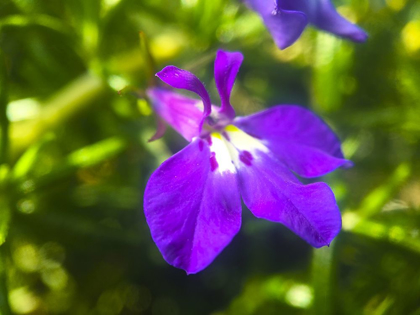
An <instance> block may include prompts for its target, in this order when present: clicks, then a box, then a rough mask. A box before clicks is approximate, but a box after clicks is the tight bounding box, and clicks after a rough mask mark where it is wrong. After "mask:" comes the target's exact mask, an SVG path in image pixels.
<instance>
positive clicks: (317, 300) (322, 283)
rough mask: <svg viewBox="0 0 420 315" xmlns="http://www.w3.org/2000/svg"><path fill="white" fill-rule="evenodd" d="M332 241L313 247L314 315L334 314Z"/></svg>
mask: <svg viewBox="0 0 420 315" xmlns="http://www.w3.org/2000/svg"><path fill="white" fill-rule="evenodd" d="M334 243H335V242H333V243H331V245H330V246H329V247H323V248H318V249H314V251H313V257H312V284H313V288H314V303H313V307H312V309H313V312H312V313H313V314H314V315H330V314H334V312H333V305H332V301H333V299H332V292H333V288H332V286H333V278H334V261H333V260H334V259H333V258H334V257H333V256H334Z"/></svg>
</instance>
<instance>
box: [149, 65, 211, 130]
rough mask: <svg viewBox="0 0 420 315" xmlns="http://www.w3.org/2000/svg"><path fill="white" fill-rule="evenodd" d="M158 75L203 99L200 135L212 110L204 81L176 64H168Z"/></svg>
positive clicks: (164, 80)
mask: <svg viewBox="0 0 420 315" xmlns="http://www.w3.org/2000/svg"><path fill="white" fill-rule="evenodd" d="M156 76H157V77H158V78H159V79H161V80H162V81H163V82H165V83H166V84H169V85H170V86H172V87H174V88H177V89H184V90H188V91H191V92H194V93H196V94H197V95H198V96H200V97H201V99H202V100H203V105H204V110H203V117H202V119H201V122H200V125H199V129H198V131H197V135H199V134H200V131H201V127H202V125H203V123H204V120H205V119H206V117H208V116H209V115H210V112H211V101H210V97H209V94H208V92H207V90H206V88H205V87H204V85H203V83H201V81H200V80H199V79H198V78H197V77H196V76H195V75H194V74H192V73H191V72H189V71H187V70H183V69H179V68H177V67H175V66H167V67H165V68H163V69H162V70H161V71H160V72H158V73H156Z"/></svg>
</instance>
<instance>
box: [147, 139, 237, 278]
mask: <svg viewBox="0 0 420 315" xmlns="http://www.w3.org/2000/svg"><path fill="white" fill-rule="evenodd" d="M216 151H217V150H216ZM217 154H218V152H214V150H211V148H210V146H209V144H208V143H207V142H206V141H204V140H202V139H199V138H196V139H195V140H193V142H192V143H190V144H189V145H188V146H187V147H186V148H184V149H183V150H181V151H180V152H178V153H177V154H175V155H174V156H172V157H171V158H170V159H168V160H167V161H165V162H164V163H163V164H162V165H161V166H160V167H159V168H158V169H157V170H156V171H155V172H154V173H153V174H152V176H151V177H150V179H149V182H148V184H147V187H146V191H145V194H144V210H145V215H146V220H147V223H148V225H149V227H150V231H151V234H152V238H153V240H154V241H155V243H156V245H157V246H158V248H159V250H160V251H161V253H162V255H163V257H164V258H165V260H166V261H167V262H168V263H169V264H171V265H173V266H175V267H178V268H182V269H184V270H185V271H186V272H187V273H189V274H190V273H196V272H199V271H200V270H202V269H204V268H205V267H207V266H208V265H209V264H210V263H211V262H212V261H213V260H214V258H215V257H216V256H217V255H218V254H219V253H220V252H221V251H222V250H223V248H224V247H225V246H226V245H227V244H229V242H230V241H231V239H232V238H233V236H234V235H235V234H236V233H237V232H238V230H239V228H240V225H241V202H240V196H239V191H238V190H239V189H238V184H237V179H236V176H235V174H234V173H232V172H229V171H226V170H225V169H223V168H222V167H221V166H222V165H218V163H217V160H216V159H215V158H216V157H217Z"/></svg>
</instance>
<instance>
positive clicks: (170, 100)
mask: <svg viewBox="0 0 420 315" xmlns="http://www.w3.org/2000/svg"><path fill="white" fill-rule="evenodd" d="M147 96H148V98H149V100H150V101H151V103H152V106H153V109H154V111H155V112H156V113H157V114H158V116H159V117H161V118H163V119H164V120H165V121H166V123H168V124H169V125H170V126H172V128H174V129H175V130H176V131H177V132H178V133H180V134H181V135H182V136H183V137H184V138H185V139H187V141H191V140H192V138H194V137H196V136H197V133H198V128H199V125H200V122H201V119H202V116H203V114H202V110H201V109H200V105H201V101H199V100H196V99H193V98H189V97H185V96H183V95H181V94H178V93H175V92H172V91H170V90H168V89H164V88H150V89H148V90H147ZM157 133H158V135H160V134H159V124H158V132H157ZM152 139H153V140H154V139H155V137H153V138H152Z"/></svg>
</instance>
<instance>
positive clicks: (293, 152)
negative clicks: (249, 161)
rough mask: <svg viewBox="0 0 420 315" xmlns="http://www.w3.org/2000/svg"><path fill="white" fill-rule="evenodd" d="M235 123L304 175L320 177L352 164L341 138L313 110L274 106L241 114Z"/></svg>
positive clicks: (290, 106)
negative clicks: (344, 150) (247, 114)
mask: <svg viewBox="0 0 420 315" xmlns="http://www.w3.org/2000/svg"><path fill="white" fill-rule="evenodd" d="M235 125H236V126H237V127H239V128H240V129H241V130H243V131H245V132H246V133H248V134H250V135H251V136H253V137H256V138H258V139H260V140H261V141H262V142H263V143H264V144H265V145H266V146H267V147H268V148H269V149H270V150H271V151H272V152H273V153H274V154H275V155H276V156H277V157H278V158H279V159H280V160H281V161H282V162H284V163H285V164H286V165H287V166H288V167H289V168H291V169H292V170H293V171H294V172H296V173H297V174H299V175H300V176H303V177H318V176H322V175H325V174H326V173H328V172H331V171H333V170H335V169H336V168H338V167H340V166H343V167H349V166H352V162H351V161H348V160H346V159H344V156H343V153H342V152H341V145H340V140H339V139H338V138H337V136H336V135H335V134H334V132H333V131H332V130H331V129H330V128H329V127H328V125H327V124H325V123H324V122H323V121H322V120H321V119H320V118H318V117H317V116H316V115H315V114H313V113H312V112H311V111H309V110H307V109H305V108H303V107H299V106H292V105H280V106H274V107H272V108H269V109H267V110H264V111H261V112H258V113H256V114H253V115H250V116H246V117H238V118H236V119H235Z"/></svg>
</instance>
